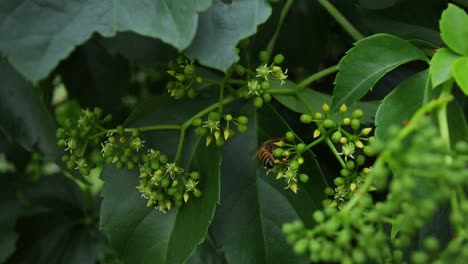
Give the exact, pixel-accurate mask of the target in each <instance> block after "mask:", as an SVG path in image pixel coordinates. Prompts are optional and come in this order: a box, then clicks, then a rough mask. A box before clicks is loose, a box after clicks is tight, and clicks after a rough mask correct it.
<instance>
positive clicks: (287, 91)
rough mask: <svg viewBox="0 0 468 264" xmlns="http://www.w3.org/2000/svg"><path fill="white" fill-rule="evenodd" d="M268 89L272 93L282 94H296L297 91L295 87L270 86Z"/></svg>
mask: <svg viewBox="0 0 468 264" xmlns="http://www.w3.org/2000/svg"><path fill="white" fill-rule="evenodd" d="M267 91H268V93H270V94H280V95H294V94H296V93H297V91H296V90H295V89H291V88H270V89H268V90H267Z"/></svg>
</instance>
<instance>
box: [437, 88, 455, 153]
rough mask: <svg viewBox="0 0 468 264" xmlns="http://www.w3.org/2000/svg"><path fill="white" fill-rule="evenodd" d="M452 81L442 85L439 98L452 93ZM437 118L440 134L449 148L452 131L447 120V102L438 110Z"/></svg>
mask: <svg viewBox="0 0 468 264" xmlns="http://www.w3.org/2000/svg"><path fill="white" fill-rule="evenodd" d="M451 90H452V82H446V83H445V84H444V86H443V87H442V92H441V93H440V95H439V98H443V97H446V96H449V95H451ZM437 119H438V121H439V131H440V136H441V137H442V139H444V141H445V143H446V145H447V147H448V148H450V133H449V127H448V120H447V104H445V105H443V106H442V107H440V108H439V110H438V111H437Z"/></svg>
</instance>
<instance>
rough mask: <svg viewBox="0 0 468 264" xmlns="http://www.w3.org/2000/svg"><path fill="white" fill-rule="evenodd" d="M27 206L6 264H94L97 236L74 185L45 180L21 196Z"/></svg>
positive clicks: (62, 180) (61, 178) (52, 178)
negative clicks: (16, 239)
mask: <svg viewBox="0 0 468 264" xmlns="http://www.w3.org/2000/svg"><path fill="white" fill-rule="evenodd" d="M17 191H18V193H19V194H21V195H24V196H23V197H24V198H23V201H25V202H26V203H27V204H28V206H29V207H28V210H27V211H25V216H23V217H21V218H20V220H19V222H18V223H17V230H18V232H19V238H18V242H17V244H16V247H17V248H16V251H15V253H14V254H13V255H12V256H11V257H10V258H9V259H8V262H7V263H12V264H13V263H15V264H18V263H24V264H26V263H38V264H40V263H48V264H60V263H71V264H78V263H94V262H96V261H98V256H97V252H96V249H97V246H98V245H99V244H100V243H102V241H103V237H102V236H101V235H100V234H99V231H98V229H97V223H95V222H94V221H95V220H94V219H95V216H93V215H92V213H90V211H91V210H89V208H86V205H85V203H84V199H83V198H84V197H83V193H82V192H81V190H80V189H79V188H78V187H77V185H76V184H75V183H74V182H73V181H71V180H69V179H67V178H65V177H64V176H58V175H56V176H47V177H44V178H42V179H41V181H40V182H39V184H37V185H32V186H30V188H28V189H27V190H26V191H25V192H24V193H23V192H21V190H17Z"/></svg>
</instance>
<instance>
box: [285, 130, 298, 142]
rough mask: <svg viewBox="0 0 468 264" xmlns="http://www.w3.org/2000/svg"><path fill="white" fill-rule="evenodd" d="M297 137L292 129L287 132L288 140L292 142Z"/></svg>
mask: <svg viewBox="0 0 468 264" xmlns="http://www.w3.org/2000/svg"><path fill="white" fill-rule="evenodd" d="M295 138H296V136H294V133H293V132H291V131H288V132H286V140H287V141H289V142H292V141H294V139H295Z"/></svg>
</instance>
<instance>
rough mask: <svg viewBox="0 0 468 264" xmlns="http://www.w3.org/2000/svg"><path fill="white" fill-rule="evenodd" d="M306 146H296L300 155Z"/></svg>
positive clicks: (300, 144)
mask: <svg viewBox="0 0 468 264" xmlns="http://www.w3.org/2000/svg"><path fill="white" fill-rule="evenodd" d="M305 148H306V145H305V144H304V143H299V144H297V145H296V150H297V152H298V153H302V152H304V150H305Z"/></svg>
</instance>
